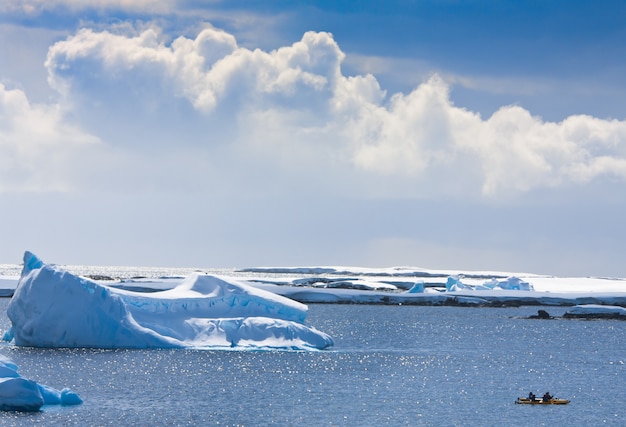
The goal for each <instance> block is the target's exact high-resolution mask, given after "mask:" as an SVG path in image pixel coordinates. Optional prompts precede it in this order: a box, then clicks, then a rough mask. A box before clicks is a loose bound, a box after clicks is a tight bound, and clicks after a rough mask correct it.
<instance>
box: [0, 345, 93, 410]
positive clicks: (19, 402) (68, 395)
mask: <svg viewBox="0 0 626 427" xmlns="http://www.w3.org/2000/svg"><path fill="white" fill-rule="evenodd" d="M82 402H83V401H82V399H81V398H80V397H79V396H78V395H77V394H76V393H74V392H73V391H71V390H70V389H68V388H65V389H63V390H61V391H59V390H56V389H54V388H52V387H48V386H46V385H42V384H38V383H37V382H35V381H33V380H29V379H26V378H23V377H22V376H20V374H18V373H17V365H16V364H15V363H13V361H11V360H10V359H8V358H6V357H5V356H2V355H0V410H2V411H26V412H32V411H38V410H39V409H41V407H42V406H43V405H78V404H81V403H82Z"/></svg>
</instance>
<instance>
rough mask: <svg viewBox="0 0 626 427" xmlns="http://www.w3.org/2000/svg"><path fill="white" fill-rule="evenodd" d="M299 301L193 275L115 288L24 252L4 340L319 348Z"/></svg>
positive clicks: (322, 344)
mask: <svg viewBox="0 0 626 427" xmlns="http://www.w3.org/2000/svg"><path fill="white" fill-rule="evenodd" d="M306 313H307V307H306V306H305V305H304V304H301V303H299V302H296V301H293V300H290V299H288V298H285V297H282V296H280V295H276V294H273V293H271V292H267V291H263V290H260V289H255V288H253V287H250V286H247V285H246V284H244V283H241V282H238V281H233V280H225V279H222V278H220V277H217V276H213V275H207V274H199V273H194V274H192V275H191V276H189V277H187V278H186V279H185V280H184V281H183V282H182V283H181V284H179V285H178V286H177V287H176V288H174V289H171V290H167V291H162V292H155V293H151V294H145V293H137V292H132V291H125V290H121V289H114V288H110V287H107V286H104V285H100V284H98V283H96V282H94V281H92V280H89V279H86V278H83V277H78V276H76V275H74V274H71V273H69V272H67V271H65V270H63V269H62V268H60V267H57V266H54V265H49V264H45V263H43V262H42V261H41V260H40V259H39V258H38V257H37V256H35V255H34V254H32V253H30V252H26V253H25V254H24V268H23V270H22V274H21V277H20V279H19V282H18V285H17V288H16V290H15V294H14V295H13V298H12V299H11V301H10V303H9V306H8V308H7V314H8V316H9V319H10V320H11V324H12V326H11V328H10V329H9V330H8V331H7V333H6V334H5V337H4V339H5V340H6V341H12V340H13V341H14V342H15V344H16V345H18V346H31V347H91V348H233V347H234V348H281V349H285V348H286V349H324V348H326V347H329V346H332V345H333V340H332V338H330V337H329V336H328V335H326V334H325V333H323V332H320V331H318V330H316V329H315V328H312V327H309V326H306V325H304V323H303V322H304V320H305V318H306Z"/></svg>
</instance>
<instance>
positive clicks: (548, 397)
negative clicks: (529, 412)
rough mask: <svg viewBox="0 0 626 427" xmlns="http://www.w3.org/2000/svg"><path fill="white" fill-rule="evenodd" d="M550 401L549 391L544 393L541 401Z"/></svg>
mask: <svg viewBox="0 0 626 427" xmlns="http://www.w3.org/2000/svg"><path fill="white" fill-rule="evenodd" d="M551 400H552V396H551V395H550V392H549V391H546V394H544V395H543V401H544V402H549V401H551Z"/></svg>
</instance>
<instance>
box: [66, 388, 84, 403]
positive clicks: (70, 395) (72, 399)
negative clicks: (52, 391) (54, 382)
mask: <svg viewBox="0 0 626 427" xmlns="http://www.w3.org/2000/svg"><path fill="white" fill-rule="evenodd" d="M81 403H83V399H81V398H80V396H78V395H77V394H76V393H74V392H73V391H72V390H70V389H69V388H64V389H63V390H61V405H63V406H70V405H80V404H81Z"/></svg>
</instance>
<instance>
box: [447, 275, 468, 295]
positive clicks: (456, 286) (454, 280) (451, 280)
mask: <svg viewBox="0 0 626 427" xmlns="http://www.w3.org/2000/svg"><path fill="white" fill-rule="evenodd" d="M461 289H471V287H470V286H467V285H465V284H464V283H463V282H461V279H460V278H459V276H450V277H448V280H447V281H446V291H448V292H454V291H458V290H461Z"/></svg>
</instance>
